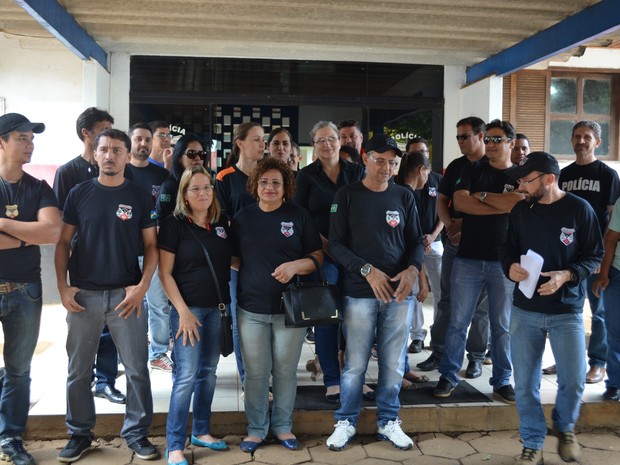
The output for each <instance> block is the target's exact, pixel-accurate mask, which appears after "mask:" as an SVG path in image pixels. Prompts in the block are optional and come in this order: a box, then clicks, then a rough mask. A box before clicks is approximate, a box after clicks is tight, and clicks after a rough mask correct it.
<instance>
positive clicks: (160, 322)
mask: <svg viewBox="0 0 620 465" xmlns="http://www.w3.org/2000/svg"><path fill="white" fill-rule="evenodd" d="M146 300H147V302H148V309H149V333H150V334H151V345H150V346H149V361H151V362H152V361H153V360H157V359H158V358H159V357H161V356H162V355H166V354H167V353H168V345H169V344H170V324H169V322H168V320H169V319H170V306H169V305H168V297H167V296H166V293H165V292H164V288H163V287H162V285H161V281H160V280H159V274H158V273H157V269H156V270H155V273H154V274H153V278H152V279H151V285H150V286H149V290H148V291H146Z"/></svg>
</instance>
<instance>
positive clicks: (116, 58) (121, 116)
mask: <svg viewBox="0 0 620 465" xmlns="http://www.w3.org/2000/svg"><path fill="white" fill-rule="evenodd" d="M129 62H130V55H129V54H128V53H110V110H109V111H110V114H111V115H112V116H113V117H114V127H115V128H118V129H122V130H123V131H126V130H127V129H129V76H130V73H129Z"/></svg>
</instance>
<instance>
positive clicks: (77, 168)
mask: <svg viewBox="0 0 620 465" xmlns="http://www.w3.org/2000/svg"><path fill="white" fill-rule="evenodd" d="M98 174H99V167H98V166H97V165H96V164H95V165H91V164H90V163H89V162H88V161H86V160H85V159H84V157H82V156H81V155H78V156H77V157H75V158H73V159H72V160H69V161H68V162H67V163H65V164H64V165H62V166H61V167H59V168H58V169H57V170H56V174H55V175H54V193H55V194H56V198H57V199H58V205H59V206H60V209H61V210H62V209H63V208H64V206H65V202H66V200H67V196H68V195H69V191H70V190H71V189H73V188H74V187H75V186H76V185H78V184H80V183H82V182H84V181H88V180H89V179H92V178H96V177H97V176H98Z"/></svg>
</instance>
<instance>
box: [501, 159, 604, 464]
mask: <svg viewBox="0 0 620 465" xmlns="http://www.w3.org/2000/svg"><path fill="white" fill-rule="evenodd" d="M508 174H509V175H510V176H511V177H513V178H514V179H516V180H517V181H518V183H519V191H520V192H521V193H523V194H524V195H525V200H523V201H521V202H519V203H517V204H516V205H515V207H514V208H513V209H512V211H511V212H510V217H509V226H508V237H507V240H506V243H505V249H504V252H503V256H502V267H503V269H504V273H505V274H506V276H507V277H508V278H509V279H510V280H512V281H514V282H517V283H522V282H523V281H525V280H526V279H528V278H529V277H530V273H531V272H535V271H534V270H532V269H531V268H530V269H529V271H528V269H527V268H525V267H524V266H523V263H522V261H521V260H522V258H521V257H522V256H523V255H524V254H526V253H528V251H529V250H532V251H533V252H536V253H538V254H539V255H540V256H542V258H543V259H544V262H543V264H542V272H541V273H540V276H532V278H533V279H534V282H533V283H532V285H533V286H535V287H533V288H531V290H530V291H529V292H528V290H527V289H525V288H522V287H521V284H520V285H517V286H515V289H514V293H513V308H512V315H511V320H510V341H511V353H512V364H513V369H514V378H515V388H516V389H515V393H516V403H517V411H518V413H519V420H520V433H521V440H522V441H523V451H522V454H521V458H520V459H519V460H517V462H516V463H517V464H521V465H525V464H531V463H535V464H542V463H543V456H542V448H543V445H544V442H545V436H546V434H547V423H546V420H545V415H544V413H543V408H542V404H541V401H540V382H541V361H542V356H543V352H544V350H545V339H546V338H547V336H548V337H549V341H550V343H551V348H552V349H553V353H554V355H555V360H556V365H557V374H558V391H557V397H556V402H555V408H554V410H553V414H552V419H553V430H554V432H555V434H556V435H557V436H558V439H559V442H558V453H559V455H560V457H561V458H562V460H564V461H565V462H572V461H575V460H577V459H578V458H579V444H578V443H577V440H576V438H575V433H574V431H573V430H574V427H575V422H576V421H577V418H578V417H579V406H580V403H581V395H582V393H583V390H584V385H585V381H586V379H585V373H586V364H585V360H584V357H583V352H584V351H585V334H584V327H583V317H582V313H583V304H584V300H585V296H586V281H587V278H588V277H589V276H590V275H591V274H592V273H593V272H594V270H596V269H597V267H598V266H599V264H600V263H601V260H602V258H603V243H602V239H601V233H600V229H599V226H598V221H597V218H596V215H595V213H594V210H593V209H592V208H591V207H590V205H589V204H588V203H587V202H586V201H585V200H583V199H581V198H579V197H577V196H576V195H573V194H571V193H567V192H564V191H562V190H561V189H560V187H559V185H558V178H559V176H560V168H559V166H558V162H557V161H556V159H555V158H554V157H553V156H552V155H549V154H548V153H545V152H533V153H530V154H529V156H528V157H527V159H526V161H525V163H524V164H523V165H521V166H518V167H515V168H512V169H510V170H508Z"/></svg>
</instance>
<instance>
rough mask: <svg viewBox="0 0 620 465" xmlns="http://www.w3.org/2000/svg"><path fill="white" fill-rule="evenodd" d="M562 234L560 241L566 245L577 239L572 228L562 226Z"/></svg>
mask: <svg viewBox="0 0 620 465" xmlns="http://www.w3.org/2000/svg"><path fill="white" fill-rule="evenodd" d="M561 231H562V232H561V234H560V241H562V244H564V245H571V244H572V243H573V241H574V240H575V230H574V229H570V228H562V229H561Z"/></svg>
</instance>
